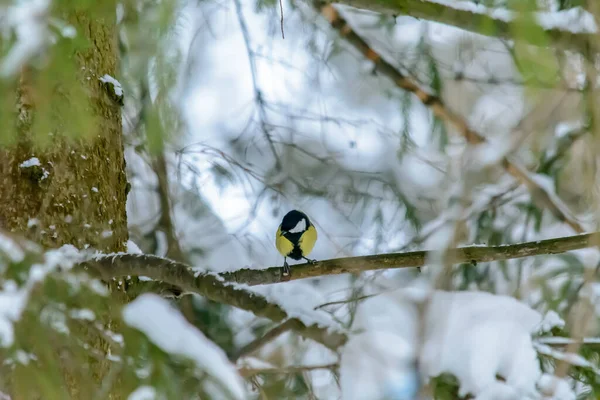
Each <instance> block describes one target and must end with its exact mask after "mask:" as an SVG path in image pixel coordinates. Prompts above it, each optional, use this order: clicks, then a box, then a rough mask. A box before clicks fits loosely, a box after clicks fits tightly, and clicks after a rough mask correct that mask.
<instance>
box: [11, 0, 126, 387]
mask: <svg viewBox="0 0 600 400" xmlns="http://www.w3.org/2000/svg"><path fill="white" fill-rule="evenodd" d="M54 7H55V8H54V9H53V10H52V15H53V16H58V17H62V19H63V20H64V21H65V22H67V23H70V24H71V25H72V26H73V27H74V28H75V30H76V32H77V35H76V36H75V37H74V38H70V37H61V38H60V39H59V40H58V42H57V43H55V44H54V45H53V46H52V47H51V49H50V51H49V53H48V54H47V57H46V58H45V59H44V60H43V63H39V62H38V63H36V64H34V65H35V67H34V66H32V67H25V68H23V70H22V72H21V75H20V77H19V79H18V82H15V87H14V92H13V93H16V104H17V112H16V113H15V114H14V121H13V124H12V126H11V125H10V124H8V123H6V122H5V126H4V128H6V127H9V128H8V129H13V130H12V131H11V130H8V131H6V130H4V131H0V136H1V137H0V139H1V140H2V142H1V147H0V228H1V229H4V230H7V231H11V232H15V233H19V234H22V235H24V236H26V237H28V238H29V239H31V240H33V241H35V242H37V243H39V244H41V245H42V246H44V247H46V248H55V247H59V246H62V245H64V244H72V245H74V246H76V247H77V248H80V249H84V248H88V247H91V248H95V249H97V250H100V251H103V252H117V251H124V250H125V246H126V242H127V239H128V231H127V215H126V198H127V180H126V175H125V159H124V152H123V138H122V122H121V108H120V104H119V99H118V97H117V96H115V92H114V88H113V86H112V85H111V84H110V83H109V84H107V83H103V82H102V81H101V80H100V78H101V77H102V76H104V75H105V74H108V75H110V76H112V77H116V75H117V74H116V73H117V26H116V2H115V1H114V0H108V1H96V2H90V1H82V2H66V1H56V2H55V4H54ZM37 160H39V163H38V162H37ZM82 307H85V305H82ZM104 319H105V320H106V318H104ZM33 334H34V333H32V335H33ZM86 335H87V336H88V339H89V341H88V343H92V344H94V346H95V347H96V348H97V349H98V350H101V351H104V350H106V348H107V346H108V344H107V343H106V342H104V341H103V340H102V339H101V338H99V337H97V334H96V337H93V336H94V333H92V332H91V331H90V332H88V333H87V334H86ZM56 353H57V354H56V357H57V359H59V360H60V359H61V357H62V355H61V354H59V353H60V351H59V350H58V349H57V351H56ZM61 363H62V362H61ZM66 364H68V363H65V365H66ZM71 367H72V368H71ZM71 367H66V366H65V368H64V369H65V370H64V371H63V372H64V375H63V385H64V387H65V389H66V390H67V391H68V392H69V394H70V396H71V398H80V399H84V398H85V399H91V398H92V396H93V393H90V392H87V393H86V392H85V391H86V390H87V389H89V382H88V383H87V384H81V385H80V384H79V383H78V382H77V379H78V378H77V377H78V376H81V375H83V374H86V373H87V374H88V378H89V375H92V376H93V377H94V381H95V386H96V388H97V387H98V385H100V382H101V381H102V380H103V377H105V375H106V373H107V370H108V365H107V363H106V362H105V361H102V360H99V361H98V360H95V361H91V362H90V363H89V367H90V368H91V369H92V370H91V371H90V370H89V369H88V368H85V367H83V366H74V367H73V366H71ZM80 367H81V368H80ZM78 368H80V369H81V371H77V369H78ZM36 384H39V385H42V384H43V383H40V382H20V383H16V382H13V385H11V386H12V387H13V388H14V389H15V390H16V388H18V387H20V386H22V385H34V386H35V385H36ZM17 391H18V390H17ZM34 392H35V390H34ZM11 394H12V395H13V399H15V398H32V397H29V396H31V395H24V394H20V393H11ZM23 396H25V397H23Z"/></svg>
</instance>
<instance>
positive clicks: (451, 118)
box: [315, 0, 585, 233]
mask: <svg viewBox="0 0 600 400" xmlns="http://www.w3.org/2000/svg"><path fill="white" fill-rule="evenodd" d="M315 5H316V6H317V7H319V10H320V12H321V14H322V15H323V16H324V17H325V18H326V19H327V21H329V23H330V24H331V26H332V27H333V28H334V29H335V30H336V31H338V33H339V34H340V36H341V37H343V38H344V39H346V40H347V41H348V43H350V44H351V45H352V46H354V47H355V48H356V49H357V50H359V51H360V52H361V53H362V54H363V55H364V56H365V57H366V58H367V59H368V60H370V61H371V62H373V64H374V65H375V68H376V71H377V72H379V73H380V74H382V75H384V76H386V77H387V78H389V79H391V80H392V81H393V82H394V84H395V85H396V86H397V87H399V88H400V89H403V90H406V91H409V92H411V93H413V94H414V95H415V96H417V97H418V98H419V100H420V101H421V102H422V103H423V104H424V105H425V106H427V107H428V108H430V109H431V111H432V112H433V114H434V115H435V116H437V117H438V118H440V119H441V120H443V121H445V122H446V123H447V124H449V125H451V126H453V127H454V128H455V129H456V130H457V131H458V132H459V133H460V134H461V135H462V136H464V138H465V139H466V141H467V142H468V143H469V144H471V145H478V144H482V143H485V142H486V138H485V137H484V136H483V135H482V134H480V133H479V132H477V131H475V130H473V129H472V128H471V127H470V126H469V124H468V123H467V121H466V120H465V118H463V117H462V116H460V115H458V114H457V113H455V112H454V111H452V110H451V109H450V108H449V107H448V106H447V105H446V104H445V103H444V101H443V100H442V99H441V98H440V97H438V96H436V95H433V94H430V93H428V92H427V91H426V90H424V89H423V88H421V87H420V86H419V85H418V84H417V83H416V82H414V81H413V80H412V79H410V78H409V77H408V76H406V75H405V74H404V73H403V72H401V71H400V70H399V69H398V68H396V67H395V66H394V65H392V64H390V63H389V62H387V61H386V60H384V59H383V58H382V57H381V55H380V54H379V53H377V52H376V51H375V50H373V49H372V48H371V46H370V45H369V44H368V43H367V42H366V41H365V40H364V39H363V38H362V37H361V36H360V35H358V34H357V33H356V32H355V31H354V29H352V27H351V26H350V25H349V24H348V22H347V21H346V20H345V19H344V18H343V17H342V16H341V15H340V13H339V12H338V11H337V10H336V9H335V8H334V7H333V6H332V5H330V4H325V5H323V3H321V2H320V1H318V0H317V1H315ZM500 165H501V166H502V167H503V168H504V169H505V170H506V171H507V172H508V173H509V174H510V175H512V176H513V177H514V178H516V179H517V180H518V181H519V182H520V183H521V184H523V185H525V186H526V187H527V189H528V190H529V191H530V193H531V198H532V201H533V202H534V203H535V204H536V205H537V206H538V207H539V208H542V209H544V208H547V209H549V210H550V211H551V212H552V214H553V215H554V216H555V217H556V218H557V219H558V220H560V221H561V222H564V223H566V224H567V225H569V226H570V227H571V228H572V229H573V230H574V231H575V232H577V233H582V232H584V231H585V229H584V228H583V227H582V226H581V224H579V222H577V221H576V220H575V219H574V218H573V217H572V216H571V215H570V213H568V212H565V211H566V210H567V208H566V206H565V205H564V204H562V203H560V200H559V199H558V197H557V196H555V195H553V193H549V192H548V190H547V189H546V188H544V187H543V186H541V185H540V184H539V182H537V181H536V180H534V179H532V177H531V176H530V175H529V174H528V173H527V172H526V170H525V169H524V168H522V167H521V166H519V165H517V164H516V163H515V162H514V161H512V160H510V159H509V158H508V157H503V158H502V159H501V160H500Z"/></svg>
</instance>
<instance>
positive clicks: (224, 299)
mask: <svg viewBox="0 0 600 400" xmlns="http://www.w3.org/2000/svg"><path fill="white" fill-rule="evenodd" d="M80 267H83V268H84V269H86V270H87V271H88V272H91V273H94V272H96V273H97V274H98V275H100V277H102V279H104V280H110V279H112V278H119V277H123V276H145V277H149V278H151V279H154V280H157V281H162V282H164V283H166V284H169V285H174V286H177V287H179V288H181V289H182V290H183V291H184V292H191V293H197V294H199V295H201V296H203V297H206V298H207V299H209V300H212V301H215V302H219V303H222V304H228V305H230V306H234V307H237V308H240V309H242V310H246V311H249V312H251V313H253V314H254V315H256V316H259V317H263V318H268V319H270V320H272V321H275V322H280V321H284V320H286V321H289V324H290V326H291V329H292V330H293V331H295V332H297V333H298V334H300V335H301V336H304V337H306V338H310V339H313V340H315V341H316V342H319V343H321V344H323V345H324V346H326V347H328V348H330V349H333V350H335V349H337V348H338V347H340V346H342V345H343V344H344V343H345V342H346V340H347V336H346V333H345V332H344V330H343V329H342V328H341V327H340V326H333V325H331V326H324V322H323V318H319V317H318V316H315V318H311V315H310V314H298V313H296V312H295V311H293V310H292V311H290V310H287V309H285V308H284V307H282V306H281V305H279V304H276V303H275V302H271V301H269V300H267V298H266V297H264V296H262V295H261V294H259V293H256V292H253V291H251V290H249V289H247V288H244V287H242V286H241V285H238V284H235V283H231V282H226V281H225V280H224V279H223V278H222V277H221V276H219V275H217V274H213V273H208V272H205V273H195V272H194V271H192V269H191V268H190V267H189V266H188V265H185V264H183V263H179V262H175V261H172V260H168V259H165V258H161V257H156V256H152V255H144V254H127V253H118V254H111V255H102V256H95V257H94V258H92V259H90V260H87V261H85V262H82V263H81V264H80Z"/></svg>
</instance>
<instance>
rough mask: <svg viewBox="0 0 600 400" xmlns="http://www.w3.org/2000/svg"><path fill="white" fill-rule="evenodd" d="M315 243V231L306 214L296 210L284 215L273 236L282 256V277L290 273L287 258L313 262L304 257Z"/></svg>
mask: <svg viewBox="0 0 600 400" xmlns="http://www.w3.org/2000/svg"><path fill="white" fill-rule="evenodd" d="M316 241H317V230H316V229H315V226H314V225H313V224H312V223H311V222H310V219H309V218H308V216H307V215H306V214H304V213H303V212H302V211H298V210H292V211H290V212H288V213H287V214H285V216H284V217H283V219H282V220H281V224H279V228H277V234H276V235H275V246H276V247H277V250H278V251H279V253H280V254H281V255H282V256H283V275H289V273H290V266H289V265H288V263H287V257H289V258H291V259H294V260H302V259H304V260H306V261H308V262H310V263H314V262H315V260H310V259H308V258H306V256H308V255H309V254H310V252H311V251H312V249H313V247H315V242H316Z"/></svg>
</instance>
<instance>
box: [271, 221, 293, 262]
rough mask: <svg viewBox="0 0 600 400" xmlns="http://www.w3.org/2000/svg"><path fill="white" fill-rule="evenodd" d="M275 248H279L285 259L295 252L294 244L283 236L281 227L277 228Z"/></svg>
mask: <svg viewBox="0 0 600 400" xmlns="http://www.w3.org/2000/svg"><path fill="white" fill-rule="evenodd" d="M275 247H277V251H279V254H281V255H282V256H284V257H286V256H287V255H288V254H290V253H291V252H292V250H294V244H293V243H292V242H290V241H289V240H288V238H286V237H285V236H283V235H282V234H281V225H280V226H279V228H277V233H276V234H275Z"/></svg>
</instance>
